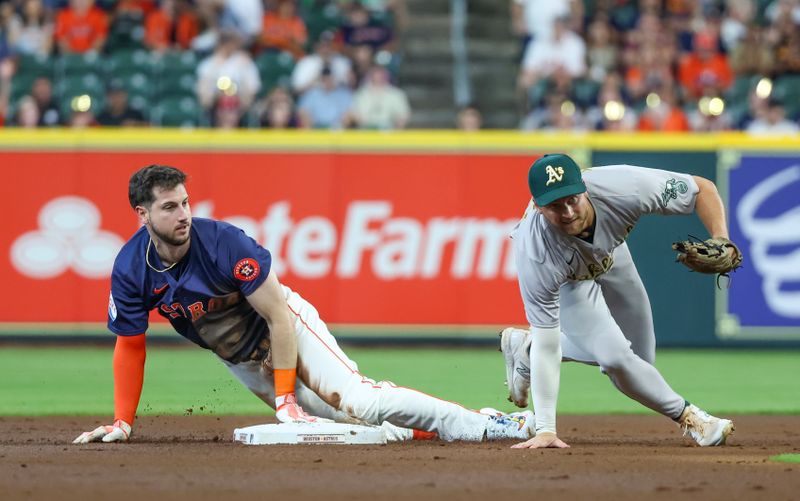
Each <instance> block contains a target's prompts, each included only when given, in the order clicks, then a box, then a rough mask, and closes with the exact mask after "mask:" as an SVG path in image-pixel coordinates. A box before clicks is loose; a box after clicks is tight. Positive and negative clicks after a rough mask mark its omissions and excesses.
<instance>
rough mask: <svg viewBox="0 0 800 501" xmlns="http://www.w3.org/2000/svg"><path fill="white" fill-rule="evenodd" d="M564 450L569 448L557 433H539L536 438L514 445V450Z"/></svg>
mask: <svg viewBox="0 0 800 501" xmlns="http://www.w3.org/2000/svg"><path fill="white" fill-rule="evenodd" d="M548 447H549V448H554V449H564V448H565V447H569V445H567V444H566V443H564V441H563V440H561V439H560V438H558V437H557V436H556V434H555V433H548V432H544V433H538V434H537V435H536V436H535V437H533V438H531V439H530V440H527V441H525V442H521V443H518V444H515V445H512V446H511V448H512V449H544V448H548Z"/></svg>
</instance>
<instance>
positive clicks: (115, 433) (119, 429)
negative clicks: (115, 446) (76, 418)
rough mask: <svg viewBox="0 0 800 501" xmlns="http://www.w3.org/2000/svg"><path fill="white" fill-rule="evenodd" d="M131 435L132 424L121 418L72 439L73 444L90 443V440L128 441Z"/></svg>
mask: <svg viewBox="0 0 800 501" xmlns="http://www.w3.org/2000/svg"><path fill="white" fill-rule="evenodd" d="M130 436H131V425H129V424H128V423H126V422H125V421H123V420H121V419H117V420H116V421H114V424H112V425H105V426H98V427H97V428H95V429H94V430H92V431H85V432H83V433H81V434H80V436H78V438H76V439H75V440H73V441H72V443H73V444H88V443H89V442H97V441H98V440H102V441H103V442H127V441H128V437H130Z"/></svg>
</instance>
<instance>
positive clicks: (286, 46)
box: [258, 0, 308, 59]
mask: <svg viewBox="0 0 800 501" xmlns="http://www.w3.org/2000/svg"><path fill="white" fill-rule="evenodd" d="M307 41H308V32H307V31H306V23H305V21H303V18H302V17H300V16H298V15H297V5H296V4H295V0H278V5H277V7H276V8H275V10H269V11H267V13H266V14H264V21H263V26H262V29H261V37H260V38H259V42H258V45H259V48H261V49H264V50H285V51H287V52H290V53H291V54H292V55H293V56H294V58H295V59H299V58H301V57H303V56H304V55H305V54H306V42H307Z"/></svg>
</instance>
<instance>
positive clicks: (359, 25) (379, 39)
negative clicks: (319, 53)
mask: <svg viewBox="0 0 800 501" xmlns="http://www.w3.org/2000/svg"><path fill="white" fill-rule="evenodd" d="M340 30H341V34H342V42H343V43H344V46H345V50H346V51H348V52H349V50H350V49H351V48H352V47H357V46H363V45H367V46H369V47H370V48H371V49H372V52H373V53H377V52H378V51H379V50H389V51H390V52H391V51H393V50H394V47H393V45H394V44H393V42H394V35H393V33H392V28H391V26H387V25H385V24H383V23H380V22H378V21H375V20H374V19H372V18H371V17H370V14H369V11H368V10H367V8H366V7H364V6H363V5H362V4H360V3H352V4H350V6H349V8H348V9H347V11H346V16H345V19H344V22H343V23H342V27H341V28H340ZM348 55H350V54H349V53H348Z"/></svg>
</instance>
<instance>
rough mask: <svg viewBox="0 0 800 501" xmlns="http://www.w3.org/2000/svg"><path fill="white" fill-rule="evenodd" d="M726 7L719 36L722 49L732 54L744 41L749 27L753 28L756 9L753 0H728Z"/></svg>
mask: <svg viewBox="0 0 800 501" xmlns="http://www.w3.org/2000/svg"><path fill="white" fill-rule="evenodd" d="M725 6H726V9H725V14H726V15H725V17H724V18H723V20H722V26H721V27H720V33H719V35H720V39H721V41H722V48H723V49H725V51H726V52H728V53H730V52H731V51H732V50H734V49H735V48H736V47H737V46H739V45H740V43H741V42H742V40H744V38H745V36H746V34H747V31H748V27H752V26H753V18H754V17H755V11H756V9H755V5H754V4H753V0H727V1H726V2H725Z"/></svg>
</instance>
